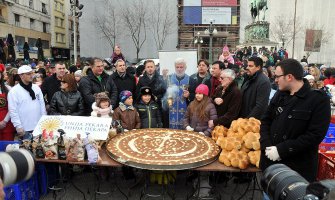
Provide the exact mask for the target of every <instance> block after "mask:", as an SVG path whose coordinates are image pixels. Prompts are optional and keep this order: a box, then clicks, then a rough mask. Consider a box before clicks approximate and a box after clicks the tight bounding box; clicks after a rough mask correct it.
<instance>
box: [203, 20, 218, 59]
mask: <svg viewBox="0 0 335 200" xmlns="http://www.w3.org/2000/svg"><path fill="white" fill-rule="evenodd" d="M213 21H214V20H212V19H211V20H210V24H209V27H208V29H206V30H205V34H209V63H212V62H213V55H212V54H213V52H212V51H213V35H214V34H217V32H218V31H217V30H216V28H214V25H213Z"/></svg>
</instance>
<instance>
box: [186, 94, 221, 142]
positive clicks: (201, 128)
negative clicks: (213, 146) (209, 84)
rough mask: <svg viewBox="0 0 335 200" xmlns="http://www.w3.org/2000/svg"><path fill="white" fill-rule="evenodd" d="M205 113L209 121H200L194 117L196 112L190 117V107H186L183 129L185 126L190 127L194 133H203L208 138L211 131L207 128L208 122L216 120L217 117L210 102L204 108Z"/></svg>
mask: <svg viewBox="0 0 335 200" xmlns="http://www.w3.org/2000/svg"><path fill="white" fill-rule="evenodd" d="M194 101H197V100H194ZM206 113H207V114H208V116H209V119H207V120H203V121H201V120H200V119H199V118H198V116H197V115H196V112H195V113H193V115H192V116H190V106H188V107H187V110H186V113H185V116H184V119H183V124H184V129H186V127H187V126H190V127H192V128H194V131H196V132H203V133H204V134H205V135H206V136H210V135H211V132H212V130H213V129H212V128H209V127H208V121H209V120H216V119H217V117H218V116H217V113H216V109H215V106H214V104H213V103H212V102H211V101H209V103H208V104H207V106H206Z"/></svg>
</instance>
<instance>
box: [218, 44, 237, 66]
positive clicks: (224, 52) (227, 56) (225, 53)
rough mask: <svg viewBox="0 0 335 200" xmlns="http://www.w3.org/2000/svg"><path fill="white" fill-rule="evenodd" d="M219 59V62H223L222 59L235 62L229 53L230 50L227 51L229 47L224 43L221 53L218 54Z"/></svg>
mask: <svg viewBox="0 0 335 200" xmlns="http://www.w3.org/2000/svg"><path fill="white" fill-rule="evenodd" d="M219 60H220V61H221V62H224V61H225V60H226V61H228V62H229V63H231V64H234V63H235V62H234V58H233V56H232V55H231V54H230V52H229V48H228V47H227V45H225V46H224V47H223V50H222V54H221V55H220V57H219Z"/></svg>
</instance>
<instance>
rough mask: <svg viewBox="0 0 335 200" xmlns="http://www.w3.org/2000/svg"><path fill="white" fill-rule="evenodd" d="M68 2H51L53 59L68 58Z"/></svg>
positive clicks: (62, 0)
mask: <svg viewBox="0 0 335 200" xmlns="http://www.w3.org/2000/svg"><path fill="white" fill-rule="evenodd" d="M69 10H70V2H69V1H67V0H53V1H52V3H51V20H50V21H51V26H50V30H51V33H52V35H51V57H52V58H53V59H54V60H56V61H57V60H69V59H70V49H69V40H68V38H69V33H70V32H69V29H68V27H69V15H68V12H69Z"/></svg>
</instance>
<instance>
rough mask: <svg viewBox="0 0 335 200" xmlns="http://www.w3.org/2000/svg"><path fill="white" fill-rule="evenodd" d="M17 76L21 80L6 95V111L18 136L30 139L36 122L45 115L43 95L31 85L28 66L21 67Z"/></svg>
mask: <svg viewBox="0 0 335 200" xmlns="http://www.w3.org/2000/svg"><path fill="white" fill-rule="evenodd" d="M18 74H19V76H20V78H21V80H20V82H19V84H17V85H15V86H14V87H13V88H12V89H11V90H10V91H9V93H8V107H9V109H8V110H9V114H10V117H11V121H12V123H13V125H14V127H15V128H16V132H17V134H18V136H19V137H23V139H32V132H33V130H34V129H35V127H36V125H37V123H38V121H39V120H40V118H41V117H42V115H46V114H47V113H46V111H45V104H44V99H43V94H42V91H41V89H40V88H39V87H38V86H37V85H35V84H32V81H33V72H32V69H31V67H30V66H28V65H23V66H21V67H20V68H19V69H18Z"/></svg>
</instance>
